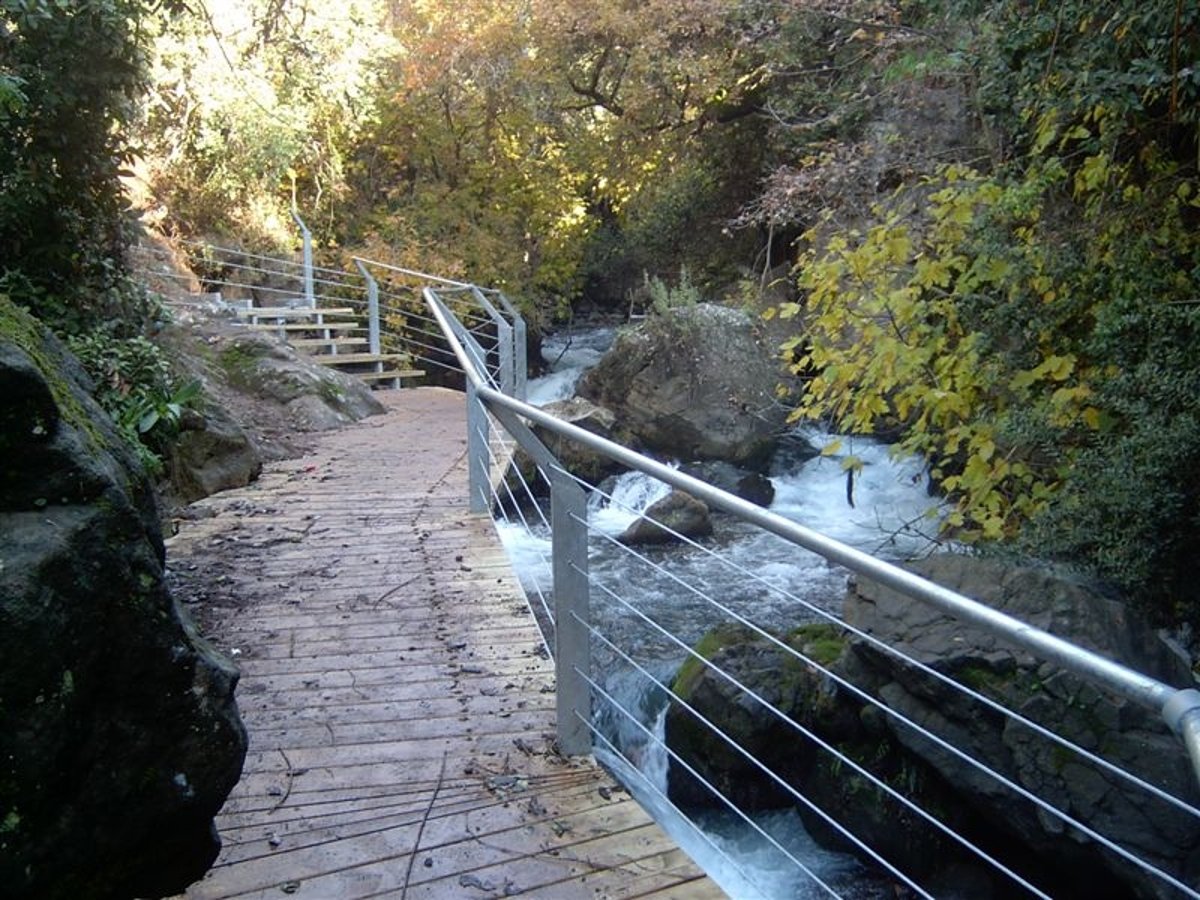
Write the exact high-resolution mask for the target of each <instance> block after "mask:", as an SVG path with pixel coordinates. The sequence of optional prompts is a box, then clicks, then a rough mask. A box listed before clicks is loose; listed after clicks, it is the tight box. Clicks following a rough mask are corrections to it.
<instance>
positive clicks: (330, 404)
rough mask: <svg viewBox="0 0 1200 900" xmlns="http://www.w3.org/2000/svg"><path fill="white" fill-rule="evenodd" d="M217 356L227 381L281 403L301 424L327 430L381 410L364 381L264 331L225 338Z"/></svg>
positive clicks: (312, 429)
mask: <svg viewBox="0 0 1200 900" xmlns="http://www.w3.org/2000/svg"><path fill="white" fill-rule="evenodd" d="M219 362H220V365H221V368H222V369H224V371H225V374H226V376H227V378H228V380H229V382H230V384H232V385H233V386H234V387H236V388H238V389H239V390H242V391H244V392H247V393H250V394H253V395H254V396H256V397H259V398H262V399H267V400H273V401H274V402H276V403H279V404H281V405H283V406H285V407H286V408H287V409H288V411H289V413H290V414H291V418H292V421H293V423H294V424H295V426H296V427H298V428H301V429H304V430H308V431H328V430H331V429H334V428H339V427H341V426H342V425H347V424H349V423H351V422H356V421H358V420H359V419H362V418H365V417H367V416H373V415H378V414H379V413H382V412H383V411H384V407H383V404H382V403H380V402H379V400H378V399H376V398H375V397H374V396H373V395H372V393H371V389H370V388H368V387H367V386H366V385H365V384H364V383H363V382H362V381H360V380H358V379H357V378H355V377H353V376H352V375H347V374H345V373H343V372H338V371H336V370H334V369H330V368H326V367H324V366H321V365H318V364H316V363H314V362H312V361H311V360H310V359H308V358H306V357H303V356H300V355H299V354H297V353H296V351H295V350H293V349H292V348H291V347H289V346H288V345H287V344H286V343H284V342H283V341H281V340H279V339H278V338H277V337H275V336H274V335H271V334H268V333H264V332H246V333H243V334H240V335H237V336H236V337H233V338H232V339H228V340H226V341H224V342H223V345H222V347H221V350H220V355H219Z"/></svg>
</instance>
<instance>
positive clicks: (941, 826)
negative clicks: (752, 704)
mask: <svg viewBox="0 0 1200 900" xmlns="http://www.w3.org/2000/svg"><path fill="white" fill-rule="evenodd" d="M595 585H596V587H598V588H599V589H600V590H601V591H603V592H604V593H605V594H606V595H607V596H608V597H609V598H610V599H612V600H614V601H616V602H617V603H618V604H619V605H621V606H622V607H624V608H625V609H627V610H628V611H629V612H631V613H633V614H634V616H635V617H637V618H638V619H640V620H641V621H643V622H645V623H646V624H647V625H649V626H651V627H652V628H653V629H654V630H655V631H657V632H658V633H660V634H661V635H663V637H666V638H667V639H668V640H670V641H671V642H672V643H674V644H676V645H677V646H678V647H680V648H681V649H683V650H684V651H685V652H686V653H687V654H688V656H689V657H690V658H691V659H695V660H696V661H698V662H700V663H702V664H703V665H705V666H706V667H707V668H708V669H709V670H711V671H712V672H714V673H716V674H717V675H719V676H721V677H722V678H724V679H725V680H726V681H728V682H729V683H730V684H731V685H733V686H734V687H736V688H737V689H738V690H740V691H742V692H743V693H744V694H746V696H748V697H750V698H752V699H753V700H754V701H756V702H757V703H758V704H759V705H760V706H762V707H763V708H764V709H766V710H767V711H768V712H770V713H771V714H772V715H773V716H775V717H776V718H778V719H779V720H780V721H781V722H782V723H783V724H784V725H785V726H787V727H790V728H792V729H793V730H795V731H796V732H798V733H800V734H802V735H804V737H806V738H807V739H808V740H810V741H812V742H813V743H814V744H816V745H817V746H818V747H820V748H821V749H822V750H824V751H825V752H826V753H828V754H830V755H831V756H833V757H834V758H835V759H837V760H838V762H839V763H840V764H842V765H844V766H846V767H848V768H850V769H852V770H854V771H855V772H857V773H858V774H859V775H860V776H862V777H863V778H865V779H866V780H867V781H869V782H871V784H873V785H874V786H875V787H876V788H878V789H879V790H881V791H883V792H884V793H885V794H887V795H888V796H890V797H891V798H892V799H893V800H896V801H897V802H899V803H900V804H902V805H903V806H905V807H906V808H907V809H909V810H910V811H911V812H913V813H915V814H916V815H917V816H918V817H920V818H922V819H924V820H925V821H926V822H928V823H929V824H931V825H932V826H934V828H936V829H937V830H939V831H941V832H942V833H943V834H945V835H946V836H947V837H949V838H950V839H951V840H953V841H955V842H956V843H958V844H960V845H961V846H963V847H964V848H966V849H967V850H970V851H971V852H972V853H974V854H975V855H977V856H978V857H979V858H980V859H982V860H983V861H984V862H986V863H988V864H989V865H991V866H992V867H994V868H995V869H996V870H997V871H999V872H1001V873H1003V874H1004V875H1006V876H1008V877H1009V878H1010V879H1012V880H1013V881H1015V882H1017V883H1018V884H1020V885H1021V886H1022V887H1024V888H1026V889H1028V890H1029V891H1031V892H1032V893H1034V894H1036V895H1037V896H1039V897H1042V898H1045V900H1051V898H1050V896H1049V895H1048V894H1045V893H1043V892H1042V891H1040V890H1039V889H1038V888H1036V887H1035V886H1034V885H1032V884H1030V883H1029V882H1028V881H1026V880H1025V879H1023V878H1022V877H1021V876H1020V875H1018V874H1017V873H1015V872H1013V871H1012V870H1011V869H1009V868H1008V867H1007V866H1005V865H1004V864H1003V863H1001V862H1000V861H999V860H997V859H995V858H994V857H993V856H991V855H990V854H989V853H988V852H987V851H985V850H984V849H982V848H981V847H979V846H978V845H976V844H973V843H972V842H971V841H969V840H968V839H967V838H965V837H964V836H962V835H960V834H959V833H958V832H956V831H955V830H954V829H953V828H951V827H950V826H949V825H947V824H946V823H944V822H942V821H941V820H939V819H938V818H937V817H936V816H934V815H932V814H931V813H929V812H927V811H926V810H924V809H923V808H922V807H921V806H920V804H918V803H916V802H915V801H913V800H911V799H909V798H908V797H906V796H904V794H902V793H901V792H900V791H898V790H896V789H895V788H894V787H892V786H891V785H889V784H888V783H887V782H886V781H884V780H883V779H882V778H880V777H879V776H877V775H875V774H874V773H873V772H871V771H870V770H869V769H867V768H866V767H864V766H863V765H861V764H860V763H858V762H857V761H855V760H854V759H853V758H852V757H850V756H848V755H847V754H845V753H843V752H841V751H840V750H838V749H837V748H836V747H834V746H833V745H832V744H831V743H829V742H828V741H826V740H825V739H823V738H822V737H820V736H819V735H818V734H816V733H815V732H813V731H812V730H811V729H809V728H806V727H804V726H803V725H801V724H800V723H799V722H797V721H795V720H794V719H792V718H791V717H790V716H788V715H787V714H786V713H785V712H783V711H782V710H781V709H779V708H778V707H776V706H775V705H774V704H772V703H771V702H770V701H768V700H766V699H765V698H764V697H763V696H762V695H761V694H759V693H758V692H757V691H755V690H754V689H753V688H751V687H749V686H747V685H746V684H744V683H742V682H741V681H739V680H738V679H737V678H735V677H733V676H732V675H730V674H729V673H728V672H726V671H725V670H723V669H722V668H720V667H719V666H717V665H716V664H714V663H713V662H712V661H711V660H708V659H705V658H704V656H703V655H702V654H700V653H697V652H696V651H695V650H694V649H693V648H692V647H691V646H690V645H688V644H687V643H686V642H684V641H681V640H679V638H678V637H677V636H676V635H674V634H673V633H672V632H671V631H670V630H669V629H667V628H665V627H663V626H662V625H661V624H660V623H659V622H657V621H655V620H654V619H653V618H652V617H650V616H648V615H646V614H645V612H644V611H643V610H641V609H639V608H638V607H636V606H634V605H633V604H632V603H630V602H629V601H628V600H626V599H625V598H624V597H622V596H620V595H619V594H617V593H616V592H615V591H613V590H612V589H611V588H609V587H608V586H607V585H604V584H601V583H599V582H595ZM588 629H589V631H591V632H592V634H593V636H595V637H597V638H598V639H599V640H601V641H602V642H603V643H604V644H605V645H607V646H608V647H609V648H610V649H612V650H613V651H614V652H616V653H617V654H618V655H619V656H621V658H622V659H623V660H625V661H626V662H628V663H630V664H632V665H634V666H635V667H636V668H637V670H638V671H639V672H640V673H641V674H642V675H644V676H645V677H646V678H647V679H648V680H649V681H650V682H651V683H653V684H654V685H655V687H657V688H659V689H660V690H662V691H664V692H666V693H667V694H668V695H669V696H670V697H672V698H673V702H675V703H678V704H679V705H680V706H681V707H682V708H683V709H685V710H687V711H688V712H689V713H690V714H691V715H692V716H694V717H695V718H696V720H697V721H699V722H700V723H701V724H703V725H704V726H705V727H706V728H708V729H709V730H710V731H711V732H712V733H713V734H715V735H717V736H718V737H719V738H721V740H723V741H724V742H725V743H726V744H728V745H729V746H730V747H731V748H732V749H733V750H735V751H736V752H737V753H739V754H740V755H742V756H743V757H744V758H745V759H746V761H747V762H749V763H751V764H752V765H753V766H754V767H755V768H757V769H759V770H760V771H761V772H763V774H765V775H766V776H767V777H768V778H770V779H771V780H772V781H773V782H775V783H776V784H777V785H779V787H781V788H782V789H783V790H784V791H785V792H786V793H788V794H790V795H791V796H792V797H794V798H795V799H796V800H799V801H800V802H802V803H804V804H805V805H806V806H809V807H810V808H811V809H813V810H814V811H816V807H815V806H813V805H811V804H810V802H809V801H808V799H807V798H805V797H804V796H803V794H802V793H801V792H800V791H798V790H797V789H796V788H795V787H793V786H792V785H791V784H789V783H788V782H787V781H786V780H785V779H784V778H782V777H781V776H780V775H778V774H777V773H775V772H774V771H772V770H771V769H770V768H769V767H768V766H766V765H765V764H764V763H762V762H761V761H760V760H758V759H757V758H756V757H755V756H754V755H753V754H751V753H750V752H749V751H748V750H746V749H745V748H744V747H742V746H741V745H740V744H738V743H737V741H736V740H735V739H734V738H733V737H731V736H730V735H729V734H728V733H726V732H725V731H723V730H721V728H720V727H719V726H718V725H716V724H715V723H713V721H712V720H711V719H709V718H708V717H707V716H705V715H704V714H703V713H701V712H700V711H699V710H697V709H696V708H695V707H694V706H693V705H692V704H690V703H688V702H687V701H686V700H685V699H683V698H682V697H680V696H679V695H678V694H677V693H675V692H674V691H673V690H671V688H670V687H669V686H667V685H665V684H663V682H662V681H660V680H659V679H658V678H656V677H655V676H654V675H652V674H651V673H650V672H648V671H647V670H646V669H645V668H644V667H643V666H641V665H639V664H638V663H636V662H635V661H634V660H633V659H632V658H630V657H629V656H628V654H626V653H624V652H623V651H621V650H620V649H619V648H617V647H616V645H615V644H613V643H612V642H611V641H609V640H608V639H607V638H605V637H604V636H603V634H601V633H600V631H599V629H597V628H596V627H595V626H591V625H589V626H588ZM799 659H800V660H801V661H802V662H804V663H805V664H807V665H808V666H810V667H811V668H813V669H816V670H817V671H820V672H822V673H825V674H827V672H826V670H825V668H824V667H823V666H821V665H820V664H819V663H817V662H816V661H815V660H813V659H811V658H809V657H808V656H805V655H803V654H799ZM656 740H657V738H656ZM664 746H665V745H664ZM704 783H705V785H706V786H707V787H709V788H710V789H711V790H716V789H715V788H713V787H712V786H711V785H710V784H709V782H707V781H705V782H704ZM822 817H824V815H823V816H822ZM827 821H831V820H830V819H827ZM839 830H840V829H839ZM856 843H858V842H857V841H856ZM860 846H861V845H860Z"/></svg>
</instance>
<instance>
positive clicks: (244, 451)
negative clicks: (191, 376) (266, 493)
mask: <svg viewBox="0 0 1200 900" xmlns="http://www.w3.org/2000/svg"><path fill="white" fill-rule="evenodd" d="M262 465H263V463H262V457H261V455H260V454H259V451H258V449H257V448H256V447H255V446H254V443H253V442H252V441H251V439H250V437H249V435H247V434H246V432H245V431H244V430H243V429H242V427H241V426H240V425H238V423H237V422H235V421H234V420H233V418H232V417H231V416H230V415H229V412H228V411H227V410H225V409H224V408H223V407H221V406H218V405H216V404H210V405H208V408H207V410H206V411H205V412H204V413H198V412H195V411H194V410H185V412H184V415H183V417H182V421H181V422H180V432H179V437H178V439H177V440H176V441H175V442H174V443H173V444H172V445H171V448H170V458H169V460H168V466H169V471H170V476H171V483H172V486H173V487H174V489H175V492H176V493H177V494H178V495H179V498H180V499H181V500H182V501H183V502H185V503H191V502H192V501H193V500H199V499H200V498H202V497H207V496H209V495H210V494H215V493H217V492H218V491H227V490H229V489H231V488H237V487H244V486H245V485H247V484H249V483H250V482H252V481H253V480H254V479H256V478H257V477H258V476H259V473H260V472H262Z"/></svg>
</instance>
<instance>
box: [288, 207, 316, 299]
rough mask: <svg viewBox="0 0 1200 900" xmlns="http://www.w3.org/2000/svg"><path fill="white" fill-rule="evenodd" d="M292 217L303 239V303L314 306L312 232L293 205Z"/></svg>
mask: <svg viewBox="0 0 1200 900" xmlns="http://www.w3.org/2000/svg"><path fill="white" fill-rule="evenodd" d="M292 218H293V219H295V220H296V224H297V225H299V226H300V235H301V237H302V238H303V239H304V305H305V306H310V307H314V306H316V305H317V295H316V292H315V291H314V290H313V254H312V232H311V231H309V230H308V226H307V225H305V224H304V220H303V219H302V218H300V213H298V212H296V209H295V207H293V208H292Z"/></svg>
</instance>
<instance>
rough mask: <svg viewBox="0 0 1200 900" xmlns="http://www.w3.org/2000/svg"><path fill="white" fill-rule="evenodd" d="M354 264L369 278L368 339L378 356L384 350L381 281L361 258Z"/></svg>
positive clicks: (372, 351) (373, 351) (373, 352)
mask: <svg viewBox="0 0 1200 900" xmlns="http://www.w3.org/2000/svg"><path fill="white" fill-rule="evenodd" d="M354 264H355V265H356V266H358V271H360V272H362V276H363V278H365V279H366V280H367V341H368V342H369V344H370V347H371V353H372V354H373V355H375V356H378V355H379V354H380V353H382V352H383V351H382V350H381V349H380V344H379V282H378V281H376V280H375V276H374V275H372V274H371V272H370V270H369V269H368V268H367V267H366V266H364V265H363V262H362V260H361V259H356V260H354Z"/></svg>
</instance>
